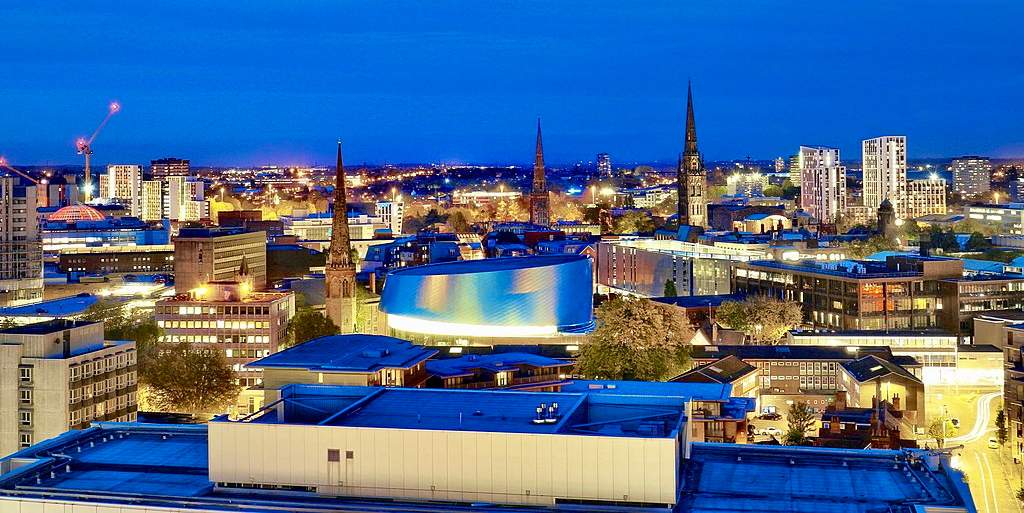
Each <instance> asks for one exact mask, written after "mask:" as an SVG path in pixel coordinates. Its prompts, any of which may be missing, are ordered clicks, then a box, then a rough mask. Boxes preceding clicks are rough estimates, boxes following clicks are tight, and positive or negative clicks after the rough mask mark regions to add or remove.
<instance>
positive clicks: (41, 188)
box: [0, 157, 49, 207]
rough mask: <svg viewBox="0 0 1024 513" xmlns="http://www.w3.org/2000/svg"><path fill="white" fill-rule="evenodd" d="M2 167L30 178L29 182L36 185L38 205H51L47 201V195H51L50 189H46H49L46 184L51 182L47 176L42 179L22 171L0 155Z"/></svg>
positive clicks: (26, 178) (0, 165)
mask: <svg viewBox="0 0 1024 513" xmlns="http://www.w3.org/2000/svg"><path fill="white" fill-rule="evenodd" d="M0 169H6V170H8V171H10V172H12V173H14V174H16V175H18V176H20V177H22V178H24V179H25V180H28V182H29V183H31V184H32V185H35V186H36V207H45V206H49V202H48V201H47V196H49V194H48V193H49V191H47V190H46V189H47V187H46V185H47V184H48V183H49V180H47V179H46V178H43V179H41V180H39V179H36V178H33V177H32V175H30V174H28V173H26V172H24V171H21V170H19V169H17V168H15V167H14V166H12V165H10V164H9V163H8V162H7V159H6V158H4V157H0Z"/></svg>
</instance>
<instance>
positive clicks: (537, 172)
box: [530, 119, 551, 226]
mask: <svg viewBox="0 0 1024 513" xmlns="http://www.w3.org/2000/svg"><path fill="white" fill-rule="evenodd" d="M546 173H547V169H545V167H544V143H543V141H542V140H541V134H540V119H537V148H536V153H535V155H534V162H533V189H532V190H531V192H530V222H531V223H533V224H536V225H539V226H547V225H548V224H550V223H551V211H550V209H549V205H548V200H549V198H548V184H547V177H546V176H545V174H546Z"/></svg>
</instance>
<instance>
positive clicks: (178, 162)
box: [149, 157, 191, 182]
mask: <svg viewBox="0 0 1024 513" xmlns="http://www.w3.org/2000/svg"><path fill="white" fill-rule="evenodd" d="M149 164H150V173H151V174H152V175H153V179H154V180H159V181H161V182H166V181H167V178H168V177H171V176H189V175H190V174H191V169H190V165H189V161H188V160H187V159H177V158H173V157H168V158H164V159H157V160H153V161H150V163H149Z"/></svg>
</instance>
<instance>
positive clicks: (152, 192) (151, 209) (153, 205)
mask: <svg viewBox="0 0 1024 513" xmlns="http://www.w3.org/2000/svg"><path fill="white" fill-rule="evenodd" d="M139 203H140V205H139V206H140V210H139V219H142V220H143V221H159V220H160V219H163V216H164V192H163V184H162V183H160V182H159V181H157V180H143V182H142V194H141V199H140V202H139Z"/></svg>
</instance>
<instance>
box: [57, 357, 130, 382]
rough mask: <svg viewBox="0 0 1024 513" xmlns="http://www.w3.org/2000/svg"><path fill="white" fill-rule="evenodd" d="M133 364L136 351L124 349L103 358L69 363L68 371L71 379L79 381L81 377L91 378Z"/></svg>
mask: <svg viewBox="0 0 1024 513" xmlns="http://www.w3.org/2000/svg"><path fill="white" fill-rule="evenodd" d="M133 365H135V351H124V352H120V353H115V354H109V355H107V356H104V357H103V358H97V359H95V360H90V361H85V362H82V363H79V364H73V365H69V366H68V372H69V373H70V378H71V381H78V380H79V379H85V378H91V377H92V376H93V375H96V374H103V373H105V372H114V371H116V370H120V369H126V368H128V367H131V366H133Z"/></svg>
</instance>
